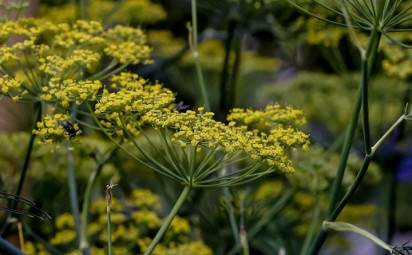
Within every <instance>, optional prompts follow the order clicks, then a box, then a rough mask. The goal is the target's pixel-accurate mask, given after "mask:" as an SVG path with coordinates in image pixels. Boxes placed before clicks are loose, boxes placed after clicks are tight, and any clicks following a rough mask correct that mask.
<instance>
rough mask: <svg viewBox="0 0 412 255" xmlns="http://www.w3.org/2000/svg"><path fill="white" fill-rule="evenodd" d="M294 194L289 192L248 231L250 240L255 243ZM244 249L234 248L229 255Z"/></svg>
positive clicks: (238, 246)
mask: <svg viewBox="0 0 412 255" xmlns="http://www.w3.org/2000/svg"><path fill="white" fill-rule="evenodd" d="M292 194H293V192H292V191H291V190H289V191H288V192H286V193H285V194H284V195H283V196H282V197H281V198H279V200H278V201H277V202H276V203H275V204H273V206H272V207H271V208H270V209H269V211H268V212H267V213H266V214H265V215H264V216H263V217H262V218H261V219H260V220H259V221H258V222H257V223H256V224H255V225H254V226H253V227H252V228H251V229H250V230H249V231H248V238H249V239H250V240H252V241H253V238H254V237H255V236H256V235H257V234H259V233H260V232H261V231H262V230H263V229H264V228H265V227H266V226H268V224H269V223H270V222H271V220H273V218H274V217H275V216H276V215H278V213H279V212H280V211H281V210H282V209H283V208H284V207H285V205H286V204H287V203H288V202H289V201H290V199H291V198H292ZM241 248H242V246H241V245H237V246H234V247H233V248H232V249H231V250H230V251H229V252H228V253H227V255H234V254H236V253H237V252H238V251H239V250H240V249H241Z"/></svg>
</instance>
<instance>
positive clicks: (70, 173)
mask: <svg viewBox="0 0 412 255" xmlns="http://www.w3.org/2000/svg"><path fill="white" fill-rule="evenodd" d="M75 170H76V169H75V161H74V154H73V148H72V147H71V144H70V143H68V145H67V183H68V186H69V197H70V207H71V210H72V214H73V218H74V222H75V224H76V232H77V236H78V242H79V247H80V233H81V229H82V227H81V225H82V222H81V220H80V210H79V205H78V201H79V199H78V197H79V196H78V194H77V183H76V173H75Z"/></svg>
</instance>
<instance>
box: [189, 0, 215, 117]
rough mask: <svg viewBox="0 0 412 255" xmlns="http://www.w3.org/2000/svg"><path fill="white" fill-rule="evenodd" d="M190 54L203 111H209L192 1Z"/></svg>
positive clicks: (194, 5)
mask: <svg viewBox="0 0 412 255" xmlns="http://www.w3.org/2000/svg"><path fill="white" fill-rule="evenodd" d="M191 30H192V54H193V59H194V61H195V68H196V74H197V79H198V82H199V86H200V92H201V94H202V99H203V103H204V105H205V110H206V111H210V103H209V96H208V94H207V90H206V85H205V79H204V77H203V72H202V66H201V65H200V59H199V58H200V56H199V50H198V47H197V46H198V40H197V10H196V0H192V29H191Z"/></svg>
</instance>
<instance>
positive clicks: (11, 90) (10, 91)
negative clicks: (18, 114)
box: [0, 75, 28, 98]
mask: <svg viewBox="0 0 412 255" xmlns="http://www.w3.org/2000/svg"><path fill="white" fill-rule="evenodd" d="M0 93H1V94H2V95H6V96H10V97H12V98H14V97H19V95H21V94H23V93H24V94H27V93H28V92H27V91H24V90H23V87H22V81H19V80H17V79H14V78H12V77H10V76H8V75H4V76H1V77H0Z"/></svg>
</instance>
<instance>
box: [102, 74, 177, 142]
mask: <svg viewBox="0 0 412 255" xmlns="http://www.w3.org/2000/svg"><path fill="white" fill-rule="evenodd" d="M112 82H113V83H112V84H111V86H109V87H110V88H112V89H115V91H113V92H110V91H109V90H107V89H106V90H104V92H103V94H102V96H101V98H100V100H99V101H98V103H97V104H96V106H95V113H96V114H97V115H98V116H99V117H101V119H102V120H101V123H102V124H103V126H104V127H106V128H113V129H114V130H115V131H117V132H118V135H122V132H121V129H122V127H125V128H126V129H127V130H128V131H129V132H131V133H133V134H137V133H138V132H139V129H140V126H141V123H140V117H141V116H142V115H143V114H145V113H146V112H148V111H152V110H156V109H163V108H165V107H168V106H169V105H170V104H172V103H173V102H174V99H175V97H174V94H173V92H171V91H170V90H169V89H166V88H164V87H163V86H162V85H161V84H154V85H151V84H148V82H147V81H146V80H144V79H142V78H140V77H139V76H138V75H136V74H131V73H121V74H119V75H115V76H113V77H112ZM119 127H120V129H119Z"/></svg>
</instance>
